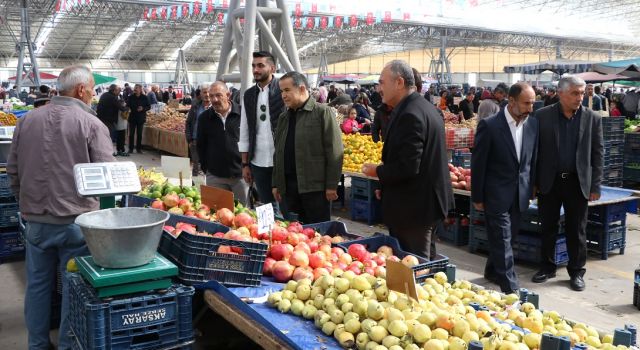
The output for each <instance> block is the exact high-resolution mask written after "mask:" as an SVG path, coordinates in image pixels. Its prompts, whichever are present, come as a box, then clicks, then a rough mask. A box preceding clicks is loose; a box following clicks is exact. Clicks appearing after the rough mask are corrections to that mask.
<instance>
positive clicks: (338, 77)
mask: <svg viewBox="0 0 640 350" xmlns="http://www.w3.org/2000/svg"><path fill="white" fill-rule="evenodd" d="M360 78H361V76H360V75H357V74H332V75H325V76H323V77H322V81H325V82H329V83H339V84H355V83H356V82H357V81H358V80H360Z"/></svg>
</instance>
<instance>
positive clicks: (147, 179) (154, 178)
mask: <svg viewBox="0 0 640 350" xmlns="http://www.w3.org/2000/svg"><path fill="white" fill-rule="evenodd" d="M138 177H139V178H140V185H141V186H142V189H143V190H145V189H146V188H148V187H149V186H153V185H157V184H163V183H164V182H165V181H167V178H166V177H164V175H162V173H161V172H159V171H156V168H150V169H145V168H143V167H140V168H138Z"/></svg>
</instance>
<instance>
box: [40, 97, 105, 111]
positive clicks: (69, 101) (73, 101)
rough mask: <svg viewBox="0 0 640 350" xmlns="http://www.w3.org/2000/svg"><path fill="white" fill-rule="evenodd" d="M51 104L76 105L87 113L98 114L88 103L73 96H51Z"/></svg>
mask: <svg viewBox="0 0 640 350" xmlns="http://www.w3.org/2000/svg"><path fill="white" fill-rule="evenodd" d="M51 104H53V105H60V106H76V107H80V108H82V109H83V110H84V111H85V112H87V113H91V114H92V115H96V112H95V111H94V110H93V109H91V107H89V106H88V105H87V104H86V103H84V102H82V101H81V100H78V99H77V98H73V97H67V96H53V98H51Z"/></svg>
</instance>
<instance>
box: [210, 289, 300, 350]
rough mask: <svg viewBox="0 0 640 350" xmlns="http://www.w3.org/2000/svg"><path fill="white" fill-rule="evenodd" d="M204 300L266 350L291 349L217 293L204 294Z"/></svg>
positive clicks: (214, 310) (213, 309)
mask: <svg viewBox="0 0 640 350" xmlns="http://www.w3.org/2000/svg"><path fill="white" fill-rule="evenodd" d="M204 300H205V302H206V303H207V305H208V306H209V308H210V309H211V310H212V311H213V312H215V313H217V314H218V315H220V316H221V317H222V318H224V319H225V320H227V321H228V322H229V323H231V324H232V325H233V326H234V327H236V329H238V330H239V331H240V332H242V333H244V334H245V335H246V336H247V337H249V339H251V340H253V341H254V342H255V343H256V344H258V345H260V346H261V347H262V348H264V349H266V350H281V349H291V348H290V347H289V346H287V345H286V344H285V343H284V342H283V341H282V340H281V339H280V338H278V337H277V336H276V335H275V334H273V333H272V332H270V331H269V330H267V329H266V328H264V327H263V326H262V325H261V324H260V323H258V322H256V321H254V320H252V319H251V318H250V317H249V316H248V315H247V314H245V313H244V312H242V311H241V310H238V308H236V307H234V306H233V305H231V304H229V303H228V302H227V301H225V300H224V298H222V297H221V296H220V295H219V294H217V293H216V292H215V291H212V290H207V291H205V292H204Z"/></svg>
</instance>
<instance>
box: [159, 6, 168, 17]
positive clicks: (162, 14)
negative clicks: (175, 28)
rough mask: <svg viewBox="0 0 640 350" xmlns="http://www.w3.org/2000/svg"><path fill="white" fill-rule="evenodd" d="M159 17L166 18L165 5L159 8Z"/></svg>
mask: <svg viewBox="0 0 640 350" xmlns="http://www.w3.org/2000/svg"><path fill="white" fill-rule="evenodd" d="M160 17H161V18H162V19H167V8H166V7H163V8H162V9H161V10H160Z"/></svg>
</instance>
